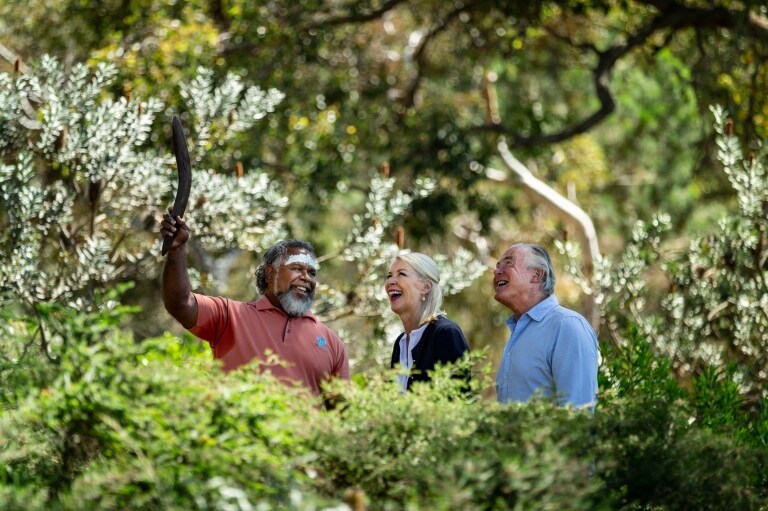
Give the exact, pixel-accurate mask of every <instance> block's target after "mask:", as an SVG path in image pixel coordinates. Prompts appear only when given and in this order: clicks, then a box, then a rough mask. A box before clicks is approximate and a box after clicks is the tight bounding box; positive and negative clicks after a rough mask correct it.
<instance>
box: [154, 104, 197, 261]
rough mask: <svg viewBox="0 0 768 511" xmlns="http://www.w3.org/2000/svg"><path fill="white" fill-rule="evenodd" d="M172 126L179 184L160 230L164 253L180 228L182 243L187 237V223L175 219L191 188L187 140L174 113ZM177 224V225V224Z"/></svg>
mask: <svg viewBox="0 0 768 511" xmlns="http://www.w3.org/2000/svg"><path fill="white" fill-rule="evenodd" d="M172 128H173V130H172V131H173V152H174V153H175V154H176V168H177V170H178V175H179V186H178V188H177V189H176V198H175V199H174V201H173V207H171V208H169V209H170V215H168V214H166V215H165V219H164V220H163V222H162V227H161V229H160V232H161V233H162V235H163V249H162V254H163V255H166V254H167V253H168V250H170V248H171V245H172V244H173V240H174V239H175V238H176V237H177V236H178V234H179V232H181V231H182V230H185V231H186V237H185V238H184V239H183V240H182V239H180V240H179V241H180V242H181V243H184V242H185V241H186V240H187V238H188V237H189V229H187V224H186V223H184V221H183V220H182V221H181V223H179V222H177V221H176V217H180V216H183V215H184V211H186V209H187V201H188V200H189V192H190V190H191V188H192V165H191V163H190V160H189V151H188V150H187V140H186V138H185V137H184V128H183V127H182V125H181V121H180V120H179V118H178V117H176V116H175V115H174V116H173V122H172ZM169 217H170V218H169ZM177 224H178V225H177Z"/></svg>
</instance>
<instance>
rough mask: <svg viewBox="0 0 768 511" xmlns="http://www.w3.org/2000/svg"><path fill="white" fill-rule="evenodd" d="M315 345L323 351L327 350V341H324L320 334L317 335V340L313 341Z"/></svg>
mask: <svg viewBox="0 0 768 511" xmlns="http://www.w3.org/2000/svg"><path fill="white" fill-rule="evenodd" d="M315 346H317V347H318V348H320V349H321V350H323V351H328V341H326V340H325V339H323V338H322V337H320V336H318V337H317V341H315Z"/></svg>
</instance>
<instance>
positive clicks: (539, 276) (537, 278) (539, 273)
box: [531, 268, 544, 282]
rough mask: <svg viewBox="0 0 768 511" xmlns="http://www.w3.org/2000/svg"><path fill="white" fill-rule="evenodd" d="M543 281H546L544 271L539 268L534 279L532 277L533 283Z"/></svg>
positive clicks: (534, 274) (534, 273)
mask: <svg viewBox="0 0 768 511" xmlns="http://www.w3.org/2000/svg"><path fill="white" fill-rule="evenodd" d="M542 280H544V270H542V269H541V268H537V269H536V270H535V271H534V272H533V277H531V282H541V281H542Z"/></svg>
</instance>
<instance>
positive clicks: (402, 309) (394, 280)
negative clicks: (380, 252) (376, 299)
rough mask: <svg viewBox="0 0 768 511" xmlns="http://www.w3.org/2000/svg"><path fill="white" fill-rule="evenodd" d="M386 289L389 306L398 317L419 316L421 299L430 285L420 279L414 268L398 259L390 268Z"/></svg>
mask: <svg viewBox="0 0 768 511" xmlns="http://www.w3.org/2000/svg"><path fill="white" fill-rule="evenodd" d="M384 289H385V290H386V292H387V295H388V296H389V306H390V308H391V309H392V312H394V313H395V314H397V315H398V316H401V317H402V316H403V314H418V313H419V310H420V308H421V297H422V295H424V294H425V293H426V292H427V291H428V290H429V289H428V284H427V283H425V282H424V281H423V280H421V279H420V278H419V275H418V273H416V270H414V269H413V267H412V266H411V265H410V264H408V263H406V262H404V261H401V260H400V259H396V260H395V262H394V263H392V266H390V267H389V273H387V280H386V282H385V285H384Z"/></svg>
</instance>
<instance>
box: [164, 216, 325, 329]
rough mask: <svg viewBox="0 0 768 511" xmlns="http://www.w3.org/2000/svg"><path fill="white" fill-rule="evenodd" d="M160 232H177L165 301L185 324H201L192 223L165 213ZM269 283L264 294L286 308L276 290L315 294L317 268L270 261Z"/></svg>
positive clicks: (167, 263)
mask: <svg viewBox="0 0 768 511" xmlns="http://www.w3.org/2000/svg"><path fill="white" fill-rule="evenodd" d="M160 225H161V228H160V233H161V234H162V235H163V236H166V237H167V236H174V235H175V237H174V239H173V243H172V244H171V247H170V249H169V250H168V255H167V256H166V259H165V267H164V268H163V302H164V304H165V309H166V310H167V311H168V313H169V314H170V315H171V316H173V317H174V318H176V320H177V321H178V322H179V323H181V324H182V326H184V328H187V329H189V328H192V327H193V326H195V325H196V324H197V313H198V308H197V300H195V297H194V295H193V294H192V284H191V283H190V281H189V272H188V270H187V254H186V244H187V241H188V240H189V237H190V231H189V227H188V226H187V224H186V222H184V220H183V219H182V218H181V217H179V216H177V217H176V218H175V219H174V218H173V217H171V215H170V213H166V214H165V215H164V216H163V221H162V222H161V224H160ZM298 254H307V255H310V252H309V251H307V250H306V249H303V248H299V247H292V248H289V249H288V256H291V255H298ZM265 271H266V278H267V282H268V283H269V286H268V287H267V289H266V291H265V292H264V294H265V295H266V297H267V298H268V299H269V301H270V302H271V303H272V305H274V306H275V307H277V308H279V309H281V310H283V306H282V304H281V303H280V299H279V298H278V296H277V294H276V293H284V292H290V293H292V294H293V296H294V297H296V298H298V297H302V296H306V295H307V294H314V291H315V286H316V284H317V282H316V280H315V276H316V271H317V270H316V269H315V268H313V267H312V266H310V265H307V264H303V263H299V262H293V263H291V264H289V265H286V264H281V265H280V266H279V268H275V267H274V266H272V265H267V266H266V268H265Z"/></svg>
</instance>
